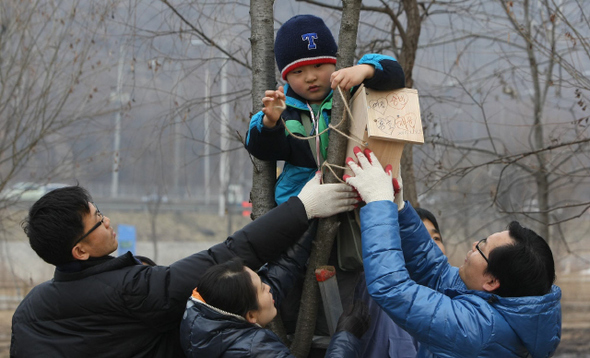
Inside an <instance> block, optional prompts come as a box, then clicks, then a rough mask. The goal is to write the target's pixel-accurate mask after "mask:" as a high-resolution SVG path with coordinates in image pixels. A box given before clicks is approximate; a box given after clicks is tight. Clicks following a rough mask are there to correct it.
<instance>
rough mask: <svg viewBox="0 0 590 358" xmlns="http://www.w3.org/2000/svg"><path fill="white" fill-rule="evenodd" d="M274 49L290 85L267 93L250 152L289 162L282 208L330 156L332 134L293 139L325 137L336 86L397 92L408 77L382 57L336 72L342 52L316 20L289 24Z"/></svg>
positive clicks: (253, 125) (280, 193)
mask: <svg viewBox="0 0 590 358" xmlns="http://www.w3.org/2000/svg"><path fill="white" fill-rule="evenodd" d="M274 49H275V57H276V61H277V65H278V67H279V71H280V72H281V76H282V78H283V79H284V80H286V81H287V85H285V87H282V86H281V87H279V89H278V90H276V91H274V90H268V91H266V92H265V97H264V98H263V99H262V103H263V104H264V108H263V109H262V111H260V112H258V113H257V114H255V115H254V116H253V117H252V119H251V121H250V128H249V130H248V135H247V137H246V148H247V149H248V151H249V152H250V153H251V154H252V155H254V156H255V157H256V158H259V159H262V160H284V161H285V165H284V167H283V172H282V174H281V175H280V176H279V179H278V181H277V184H276V187H275V201H276V202H277V204H281V203H283V202H285V201H286V200H287V199H289V198H290V197H291V196H295V195H297V194H298V193H299V191H300V190H301V188H302V187H303V185H305V183H307V182H308V181H309V179H310V178H311V177H312V176H313V175H314V173H315V172H316V171H317V170H318V168H320V166H321V164H322V163H323V161H324V160H325V159H326V156H327V147H328V132H324V133H323V134H322V135H321V136H320V137H319V138H318V139H317V141H316V140H314V139H311V140H309V141H306V140H301V139H298V138H293V137H292V136H291V135H290V134H289V132H291V133H293V134H295V135H298V136H302V137H307V136H312V135H315V134H316V133H322V132H323V131H324V130H325V129H326V128H327V127H328V124H329V123H330V114H331V109H332V98H333V90H334V89H335V88H336V87H337V86H340V87H341V88H342V89H343V90H351V89H355V88H356V86H358V85H360V84H361V83H364V84H365V86H366V87H368V88H373V89H376V90H393V89H397V88H402V87H404V86H405V76H404V73H403V70H402V68H401V66H400V65H399V63H398V62H397V61H396V60H395V59H394V58H392V57H389V56H384V55H378V54H369V55H365V56H363V57H362V58H361V59H360V61H359V62H358V64H357V65H356V66H352V67H347V68H343V69H341V70H338V71H335V64H336V52H337V50H338V47H337V45H336V42H335V41H334V38H333V37H332V33H331V32H330V30H329V29H328V27H327V26H326V24H325V23H324V21H323V20H322V19H320V18H319V17H316V16H313V15H297V16H294V17H292V18H291V19H290V20H288V21H287V22H285V23H284V24H283V26H281V28H280V29H279V31H278V32H277V37H276V40H275V48H274ZM285 107H286V108H285ZM281 118H283V119H284V121H285V125H286V127H287V129H288V131H289V132H288V131H287V130H286V129H285V126H284V125H283V122H282V121H281V120H280V119H281Z"/></svg>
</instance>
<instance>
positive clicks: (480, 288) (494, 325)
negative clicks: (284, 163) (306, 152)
mask: <svg viewBox="0 0 590 358" xmlns="http://www.w3.org/2000/svg"><path fill="white" fill-rule="evenodd" d="M355 154H356V156H357V158H358V162H359V164H358V165H357V164H356V163H355V162H354V161H353V160H352V159H351V158H348V159H347V163H348V165H349V166H350V167H351V169H352V171H353V172H354V174H355V176H354V177H347V178H345V180H346V181H347V183H349V184H350V185H352V186H353V187H355V188H356V189H357V190H358V192H359V194H360V196H361V197H362V198H363V200H364V201H365V202H366V203H367V205H366V206H364V207H363V208H362V209H361V229H362V246H363V263H364V266H365V277H366V282H367V288H368V291H369V294H370V295H371V297H372V298H373V299H374V300H375V301H376V302H377V303H378V304H379V305H380V306H381V308H383V310H384V311H385V312H387V314H388V315H389V316H390V317H391V318H392V319H393V320H394V321H395V322H396V323H397V324H398V325H399V326H400V327H402V328H403V329H404V330H406V331H407V332H408V333H410V334H411V335H412V336H413V337H415V338H416V339H417V340H418V342H419V343H420V349H419V351H418V355H417V356H418V357H433V356H434V357H438V356H440V357H531V356H532V357H550V356H551V355H553V353H554V352H555V349H556V348H557V346H558V344H559V341H560V336H561V305H560V299H561V291H560V289H559V287H557V286H555V285H553V282H554V281H555V268H554V261H553V255H552V253H551V249H550V248H549V245H548V244H547V243H546V242H545V240H543V238H541V237H540V236H538V235H537V234H536V233H535V232H533V231H532V230H529V229H527V228H524V227H522V226H521V225H520V224H519V223H518V222H516V221H513V222H511V223H510V224H509V225H508V230H505V231H501V232H497V233H494V234H492V235H489V236H487V237H486V238H484V239H482V240H480V241H476V242H474V243H473V244H472V247H471V250H469V251H468V252H467V256H466V258H465V262H464V263H463V265H461V267H459V268H456V267H452V266H450V265H449V263H448V262H447V260H446V257H445V256H444V255H443V254H442V252H441V251H440V250H436V249H434V247H435V243H434V242H433V241H432V239H431V238H430V235H429V234H428V231H427V230H426V228H425V227H424V225H423V224H422V222H421V221H420V218H419V217H418V215H417V214H416V212H415V210H414V209H413V208H412V207H411V206H410V204H409V203H407V202H405V203H404V201H403V193H402V192H401V186H399V188H398V189H399V193H397V194H395V195H394V188H392V185H391V182H392V177H391V166H388V167H387V168H386V170H385V171H383V168H382V167H381V164H380V163H379V161H378V159H377V158H376V157H375V156H374V154H373V153H372V152H370V151H365V153H364V154H363V153H362V152H361V151H360V150H359V149H356V150H355ZM396 204H397V205H396ZM398 210H399V212H398Z"/></svg>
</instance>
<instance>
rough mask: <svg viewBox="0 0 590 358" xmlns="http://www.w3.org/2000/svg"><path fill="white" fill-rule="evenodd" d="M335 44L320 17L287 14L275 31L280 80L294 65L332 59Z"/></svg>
mask: <svg viewBox="0 0 590 358" xmlns="http://www.w3.org/2000/svg"><path fill="white" fill-rule="evenodd" d="M336 51H338V46H337V45H336V41H334V37H333V36H332V33H331V32H330V29H328V27H327V26H326V24H325V23H324V20H322V19H320V18H319V17H317V16H313V15H297V16H293V17H292V18H290V19H289V20H288V21H287V22H285V23H284V24H283V26H281V28H280V29H279V31H277V38H276V40H275V58H276V60H277V66H278V67H279V71H280V72H281V76H282V77H283V79H284V80H286V79H287V74H288V73H289V72H291V71H293V70H294V69H296V68H297V67H301V66H305V65H313V64H318V63H334V64H335V63H336Z"/></svg>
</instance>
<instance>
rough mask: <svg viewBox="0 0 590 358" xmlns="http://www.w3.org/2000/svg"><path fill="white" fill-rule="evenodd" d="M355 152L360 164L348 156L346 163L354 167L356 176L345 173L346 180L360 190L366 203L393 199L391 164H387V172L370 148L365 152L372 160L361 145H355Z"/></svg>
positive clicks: (353, 170)
mask: <svg viewBox="0 0 590 358" xmlns="http://www.w3.org/2000/svg"><path fill="white" fill-rule="evenodd" d="M354 153H355V154H356V157H357V159H358V162H359V164H360V166H359V165H357V164H356V163H355V162H354V160H352V158H347V160H346V162H347V163H346V164H348V166H349V167H350V169H352V172H353V173H354V175H355V176H353V177H351V176H348V175H345V176H344V180H345V181H346V182H347V183H348V184H350V185H352V186H353V187H354V188H355V189H356V190H357V191H358V193H359V194H360V196H361V198H362V199H363V201H364V202H365V203H370V202H373V201H379V200H389V201H393V198H394V195H393V185H392V179H391V166H390V165H388V166H387V168H388V170H387V172H385V171H383V167H382V166H381V163H379V159H377V156H376V155H375V154H374V153H373V152H372V151H370V150H369V149H365V153H366V154H367V155H368V156H369V159H370V161H369V159H367V157H366V156H365V154H363V152H361V150H360V148H359V147H354Z"/></svg>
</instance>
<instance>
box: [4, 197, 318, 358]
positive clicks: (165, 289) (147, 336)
mask: <svg viewBox="0 0 590 358" xmlns="http://www.w3.org/2000/svg"><path fill="white" fill-rule="evenodd" d="M307 227H308V221H307V216H306V214H305V209H304V208H303V204H302V203H301V201H300V200H299V199H298V198H292V199H291V200H289V201H288V202H287V203H285V204H284V205H281V206H279V207H277V208H275V209H274V210H272V211H270V212H269V213H267V214H266V215H265V216H262V217H260V218H258V219H257V220H255V221H253V222H252V223H250V224H249V225H248V226H246V227H245V228H244V229H242V230H240V231H238V232H236V233H235V234H234V235H233V236H231V237H229V238H228V239H227V240H226V241H225V242H223V243H221V244H217V245H215V246H213V247H211V248H210V249H209V250H205V251H202V252H199V253H196V254H194V255H192V256H189V257H187V258H184V259H182V260H179V261H177V262H175V263H173V264H172V265H170V266H156V267H150V266H143V265H139V264H137V261H136V260H135V259H134V257H133V256H132V255H131V254H130V253H127V254H126V255H122V256H119V257H117V258H114V257H104V258H101V259H98V260H95V261H94V262H92V263H90V264H91V265H92V266H91V267H88V268H86V269H84V270H82V271H80V272H73V273H65V272H63V271H60V270H56V272H55V275H54V278H53V279H52V280H50V281H47V282H44V283H42V284H40V285H38V286H37V287H35V288H33V290H31V292H30V293H29V294H28V295H27V296H26V297H25V298H24V300H23V301H22V302H21V304H20V305H19V307H18V308H17V309H16V312H15V313H14V316H13V318H12V341H11V347H10V354H11V357H27V358H29V357H76V358H78V357H182V356H183V353H182V350H181V347H180V339H179V326H180V321H181V319H182V315H183V312H184V309H185V306H186V300H187V298H188V297H189V296H190V295H191V292H192V290H193V288H194V287H195V286H197V285H198V281H199V278H200V277H201V275H202V274H203V273H204V272H205V270H206V269H207V268H209V267H210V266H212V265H215V264H217V263H219V262H223V261H226V260H228V259H230V258H231V257H234V256H240V257H242V258H243V259H244V262H245V264H246V265H247V266H249V267H250V268H252V269H254V270H257V269H258V268H259V267H260V266H261V265H263V264H264V263H265V262H268V261H272V260H274V259H276V258H277V257H279V255H280V254H281V253H282V252H283V251H285V250H286V249H287V248H288V247H289V246H291V245H292V244H293V243H295V242H296V241H297V240H298V239H299V238H300V237H301V236H302V235H303V233H304V232H305V230H306V229H307Z"/></svg>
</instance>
